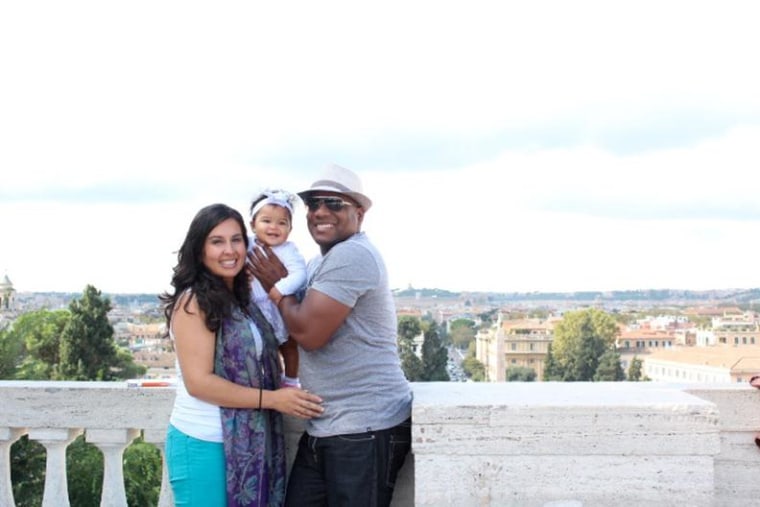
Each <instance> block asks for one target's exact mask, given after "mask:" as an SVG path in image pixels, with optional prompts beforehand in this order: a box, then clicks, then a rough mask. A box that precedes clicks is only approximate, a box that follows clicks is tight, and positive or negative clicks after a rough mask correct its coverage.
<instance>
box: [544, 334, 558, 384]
mask: <svg viewBox="0 0 760 507" xmlns="http://www.w3.org/2000/svg"><path fill="white" fill-rule="evenodd" d="M544 380H546V381H552V380H562V373H561V372H560V370H559V365H558V364H557V360H556V359H554V353H553V352H552V344H551V343H550V344H549V347H547V350H546V358H545V359H544Z"/></svg>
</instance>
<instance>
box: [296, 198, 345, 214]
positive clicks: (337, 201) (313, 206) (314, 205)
mask: <svg viewBox="0 0 760 507" xmlns="http://www.w3.org/2000/svg"><path fill="white" fill-rule="evenodd" d="M304 203H305V204H306V207H307V208H309V211H317V210H318V209H319V207H320V206H322V205H323V204H324V205H325V208H327V209H329V210H330V211H340V210H342V209H343V208H345V207H346V206H355V204H354V203H352V202H348V201H344V200H343V199H341V198H340V197H307V198H306V199H305V200H304Z"/></svg>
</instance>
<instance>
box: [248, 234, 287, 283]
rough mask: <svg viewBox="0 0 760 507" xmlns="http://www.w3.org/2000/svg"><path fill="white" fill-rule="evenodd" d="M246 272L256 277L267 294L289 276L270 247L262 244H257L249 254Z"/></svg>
mask: <svg viewBox="0 0 760 507" xmlns="http://www.w3.org/2000/svg"><path fill="white" fill-rule="evenodd" d="M262 249H263V251H262ZM246 271H247V272H248V275H249V276H255V277H256V279H257V280H258V281H259V282H260V283H261V286H262V287H263V288H264V290H265V291H266V292H267V293H269V291H270V290H272V287H274V284H276V283H277V282H278V281H279V280H280V279H281V278H284V277H286V276H288V270H287V268H286V267H285V266H284V265H283V264H282V262H280V259H279V258H278V257H277V255H275V253H274V252H273V251H272V249H271V248H270V247H269V246H268V245H262V244H257V245H256V246H254V247H253V249H252V251H250V252H248V263H247V265H246Z"/></svg>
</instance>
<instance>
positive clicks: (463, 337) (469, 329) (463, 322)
mask: <svg viewBox="0 0 760 507" xmlns="http://www.w3.org/2000/svg"><path fill="white" fill-rule="evenodd" d="M476 332H477V330H476V328H475V323H474V322H473V321H471V320H470V319H456V320H454V321H453V322H452V323H451V331H450V332H449V334H450V336H451V344H452V345H454V346H455V347H457V348H460V349H466V348H467V346H468V345H469V344H470V342H472V341H473V340H474V339H475V334H476Z"/></svg>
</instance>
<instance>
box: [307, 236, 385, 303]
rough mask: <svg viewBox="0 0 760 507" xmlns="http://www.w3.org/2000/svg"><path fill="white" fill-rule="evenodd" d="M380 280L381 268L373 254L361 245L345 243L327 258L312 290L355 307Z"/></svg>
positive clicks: (315, 278) (336, 246)
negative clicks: (363, 295)
mask: <svg viewBox="0 0 760 507" xmlns="http://www.w3.org/2000/svg"><path fill="white" fill-rule="evenodd" d="M379 280H380V269H379V268H378V266H377V263H376V261H375V258H374V256H373V255H372V253H371V252H369V250H367V249H366V248H365V247H364V246H362V245H360V244H357V243H355V242H351V241H345V242H343V243H339V244H337V245H335V246H334V247H333V248H332V249H331V250H330V253H329V254H328V255H327V256H325V258H324V260H323V262H322V265H321V266H320V268H319V271H318V273H317V274H316V275H315V277H314V281H313V283H312V285H311V287H310V288H311V289H314V290H317V291H319V292H321V293H323V294H325V295H327V296H329V297H331V298H333V299H335V300H336V301H338V302H340V303H342V304H344V305H346V306H348V307H351V308H353V307H354V306H355V305H356V301H357V300H358V299H359V297H360V296H361V295H362V294H364V293H366V292H367V291H369V290H371V289H373V288H375V287H377V284H378V283H379Z"/></svg>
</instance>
